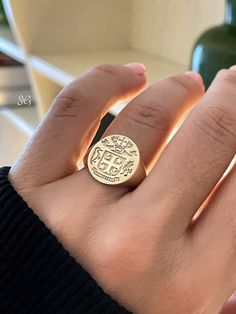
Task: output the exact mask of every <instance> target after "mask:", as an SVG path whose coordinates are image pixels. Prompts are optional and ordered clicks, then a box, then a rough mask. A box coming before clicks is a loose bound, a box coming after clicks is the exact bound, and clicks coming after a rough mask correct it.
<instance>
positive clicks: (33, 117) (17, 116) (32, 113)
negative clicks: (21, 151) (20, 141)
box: [0, 106, 39, 137]
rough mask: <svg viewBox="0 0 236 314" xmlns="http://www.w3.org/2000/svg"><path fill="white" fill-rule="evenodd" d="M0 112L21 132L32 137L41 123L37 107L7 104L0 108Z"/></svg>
mask: <svg viewBox="0 0 236 314" xmlns="http://www.w3.org/2000/svg"><path fill="white" fill-rule="evenodd" d="M0 114H1V116H2V117H5V118H6V119H8V120H9V121H11V122H12V123H13V124H14V125H15V126H16V127H17V128H18V129H19V130H20V131H21V132H23V133H24V134H25V135H26V136H27V137H30V136H31V135H32V134H33V132H34V130H35V129H36V127H37V125H38V123H39V117H38V113H37V110H36V107H34V106H30V107H15V106H5V107H1V108H0Z"/></svg>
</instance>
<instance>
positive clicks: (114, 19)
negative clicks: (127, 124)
mask: <svg viewBox="0 0 236 314" xmlns="http://www.w3.org/2000/svg"><path fill="white" fill-rule="evenodd" d="M209 29H210V31H209ZM129 62H142V63H144V64H145V65H146V67H147V73H148V78H149V81H148V84H151V83H152V82H153V81H156V80H158V79H161V78H163V77H165V76H167V75H169V74H170V73H177V72H181V71H185V70H187V69H194V70H196V71H199V72H200V73H201V74H202V75H203V76H204V81H205V83H206V85H207V86H208V85H209V84H210V82H211V80H212V78H213V77H214V75H215V73H216V71H217V70H218V69H219V68H222V67H227V66H230V65H232V64H234V63H236V0H214V1H212V0H198V1H196V0H169V1H166V0H145V1H143V0H119V1H117V0H99V1H97V0H3V1H2V3H1V5H0V166H3V165H10V164H12V163H13V161H14V160H15V159H16V157H17V155H18V153H19V151H20V150H21V149H22V148H23V146H24V145H25V143H26V142H27V141H28V139H29V137H30V136H31V134H32V133H33V132H34V130H35V128H36V127H37V125H38V123H39V121H40V119H42V117H43V115H44V114H45V113H46V111H47V109H48V108H49V106H50V104H51V102H52V100H53V98H54V97H55V96H56V94H57V93H58V92H59V91H60V90H61V89H62V88H63V87H64V86H65V85H67V84H68V83H69V82H71V81H72V80H73V79H74V78H76V77H77V76H79V75H80V74H81V73H83V72H84V71H86V70H87V69H88V68H90V67H92V66H94V65H96V64H99V63H118V64H123V63H124V64H125V63H129ZM123 106H125V103H118V104H116V105H115V106H114V107H113V108H112V109H111V110H110V113H109V114H108V115H107V116H106V117H105V118H104V120H103V124H102V128H101V130H100V133H99V134H101V133H102V132H103V130H104V128H106V126H107V125H108V124H109V123H110V121H111V120H112V119H113V118H114V116H115V115H117V114H118V113H119V111H120V110H121V109H122V108H123Z"/></svg>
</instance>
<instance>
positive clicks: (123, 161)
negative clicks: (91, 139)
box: [87, 135, 141, 184]
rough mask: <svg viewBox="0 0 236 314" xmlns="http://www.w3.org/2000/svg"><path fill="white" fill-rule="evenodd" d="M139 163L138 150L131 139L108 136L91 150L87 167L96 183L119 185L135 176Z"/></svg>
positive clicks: (121, 136) (120, 136)
mask: <svg viewBox="0 0 236 314" xmlns="http://www.w3.org/2000/svg"><path fill="white" fill-rule="evenodd" d="M140 162H141V160H140V154H139V150H138V148H137V146H136V144H135V143H134V142H133V141H132V140H131V139H129V138H128V137H126V136H123V135H110V136H107V137H105V138H103V139H101V140H100V141H99V142H98V143H97V144H95V145H94V146H93V147H92V148H91V150H90V151H89V154H88V159H87V166H88V168H89V171H90V173H91V174H92V176H93V177H94V178H95V179H97V180H98V181H100V182H102V183H105V184H120V183H123V182H126V181H128V180H129V179H130V178H131V177H132V176H133V175H134V174H135V172H136V170H137V169H138V168H140Z"/></svg>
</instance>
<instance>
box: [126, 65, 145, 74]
mask: <svg viewBox="0 0 236 314" xmlns="http://www.w3.org/2000/svg"><path fill="white" fill-rule="evenodd" d="M125 66H127V67H128V68H130V69H131V70H132V71H133V72H134V73H135V74H138V75H140V76H143V75H144V74H145V72H146V67H145V65H144V64H142V63H128V64H125Z"/></svg>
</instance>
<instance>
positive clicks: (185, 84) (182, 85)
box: [168, 75, 193, 93]
mask: <svg viewBox="0 0 236 314" xmlns="http://www.w3.org/2000/svg"><path fill="white" fill-rule="evenodd" d="M168 80H169V81H170V83H171V84H172V85H175V86H176V87H177V88H179V89H181V90H182V91H183V92H185V93H189V92H190V90H191V89H192V86H193V85H192V80H191V79H190V78H189V77H187V75H172V76H169V77H168Z"/></svg>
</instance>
